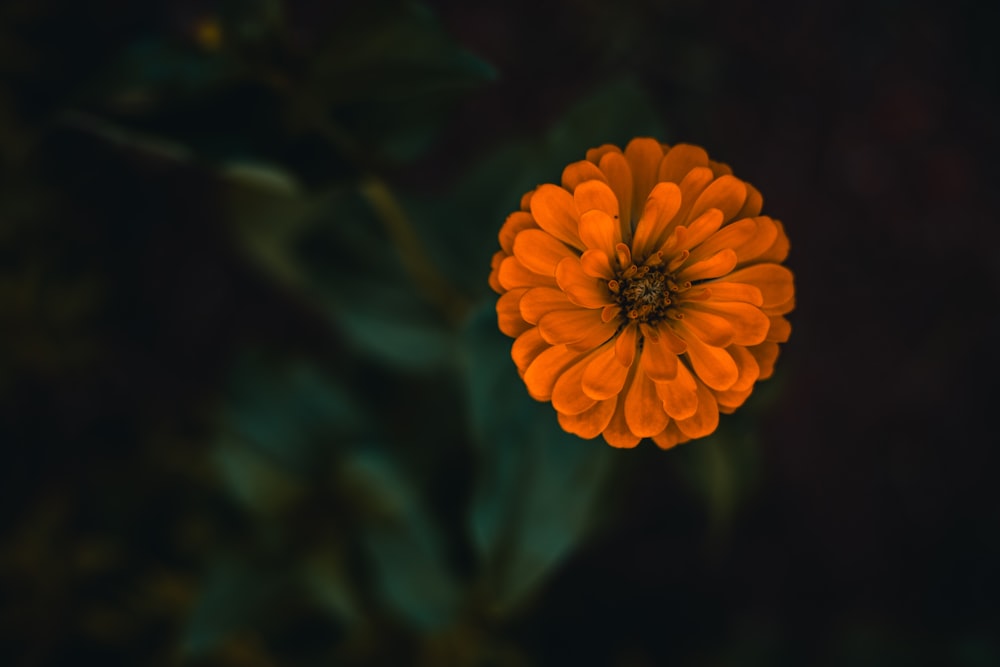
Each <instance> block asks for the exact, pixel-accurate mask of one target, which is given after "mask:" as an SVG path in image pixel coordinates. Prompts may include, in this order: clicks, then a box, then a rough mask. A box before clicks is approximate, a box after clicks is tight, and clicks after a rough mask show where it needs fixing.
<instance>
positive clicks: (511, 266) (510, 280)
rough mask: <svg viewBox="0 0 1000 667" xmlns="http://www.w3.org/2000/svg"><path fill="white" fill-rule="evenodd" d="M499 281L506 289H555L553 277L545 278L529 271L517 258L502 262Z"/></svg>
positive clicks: (498, 275) (498, 272) (498, 274)
mask: <svg viewBox="0 0 1000 667" xmlns="http://www.w3.org/2000/svg"><path fill="white" fill-rule="evenodd" d="M497 280H498V281H499V282H500V284H501V285H502V286H503V287H504V288H505V289H509V290H511V289H517V288H518V287H555V286H556V281H555V280H553V279H552V276H543V275H542V274H540V273H535V272H534V271H532V270H530V269H528V268H527V267H526V266H525V265H524V264H522V263H521V260H519V259H518V258H517V257H507V258H506V259H504V260H503V261H502V262H500V269H499V270H498V271H497Z"/></svg>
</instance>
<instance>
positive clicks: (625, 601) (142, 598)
mask: <svg viewBox="0 0 1000 667" xmlns="http://www.w3.org/2000/svg"><path fill="white" fill-rule="evenodd" d="M997 7H998V5H995V4H989V3H976V2H971V1H968V2H966V1H963V0H956V1H954V2H949V3H921V2H902V1H899V0H874V1H871V2H865V3H860V2H853V1H852V2H846V3H821V2H812V1H804V2H803V1H800V0H795V1H793V0H771V1H769V2H757V3H753V2H748V1H745V0H724V1H722V2H711V3H710V2H705V1H702V0H673V1H667V0H629V1H627V2H621V3H615V4H614V5H612V4H609V3H604V2H598V1H596V0H582V1H581V0H575V1H573V2H570V1H569V0H560V1H553V2H537V1H527V0H507V1H505V2H485V3H465V2H458V1H450V0H447V1H444V0H442V1H435V2H430V1H428V2H425V3H418V2H382V1H370V2H364V3H360V2H359V3H347V2H319V1H309V0H241V1H239V2H237V1H235V0H233V1H231V2H229V1H224V0H219V1H217V2H212V1H207V0H206V1H201V2H199V1H196V0H174V1H172V2H143V3H138V2H126V1H125V0H94V1H92V2H88V3H82V2H71V1H70V0H6V1H5V2H3V3H0V443H2V452H3V458H2V462H0V495H2V502H3V505H2V506H3V511H2V514H0V586H2V589H0V590H2V596H0V663H2V664H4V665H13V666H16V667H32V666H36V665H37V666H41V665H88V664H100V665H178V664H183V665H220V666H233V667H242V666H245V667H264V666H269V665H279V666H286V665H287V666H292V667H296V666H300V665H302V666H311V665H473V666H506V665H563V664H595V665H616V666H622V667H642V666H647V665H681V666H698V667H710V666H711V667H715V666H720V667H721V666H729V665H739V666H741V667H746V666H754V665H760V666H774V665H789V666H800V665H821V666H826V665H830V666H833V665H872V666H881V665H945V664H947V665H957V666H960V667H986V666H990V665H1000V638H998V634H997V632H996V630H997V628H1000V605H998V602H997V598H998V595H1000V575H998V570H997V567H996V564H997V562H998V560H1000V530H998V518H1000V516H998V515H1000V491H998V487H997V482H996V479H997V470H998V464H1000V454H998V450H997V447H996V446H995V436H990V435H989V434H990V433H991V432H994V431H995V426H994V423H995V420H993V419H992V415H993V414H994V413H995V411H996V406H995V404H994V401H995V399H996V393H995V384H996V378H997V371H998V367H1000V364H998V363H997V361H998V359H997V357H998V348H997V343H996V332H997V331H998V324H1000V322H998V319H1000V317H998V312H1000V308H998V306H1000V299H998V296H1000V295H998V291H1000V261H998V259H997V257H998V255H997V252H998V251H997V248H998V246H1000V223H998V219H997V207H996V205H995V204H994V202H993V198H994V197H995V196H996V195H995V189H996V179H997V176H998V174H997V169H996V168H995V166H994V165H995V159H996V154H997V148H998V133H1000V129H998V128H1000V125H998V123H997V120H996V119H997V118H998V115H1000V106H998V93H1000V72H998V57H1000V54H998V52H997V49H998V47H997V42H996V40H995V39H994V37H995V27H996V25H997V24H998V21H1000V11H998V9H997ZM646 135H651V136H656V137H658V138H660V139H661V140H663V141H667V142H669V143H675V142H691V143H697V144H699V145H702V146H705V147H706V148H707V150H708V151H709V153H710V154H711V156H712V157H713V158H714V159H717V160H721V161H724V162H727V163H728V164H730V165H731V166H732V167H733V169H734V170H735V173H736V175H737V176H739V177H741V178H743V179H746V180H748V181H750V182H751V183H753V184H754V185H755V186H757V187H758V188H759V189H760V190H761V192H762V193H763V194H764V200H765V205H764V213H766V214H769V215H771V216H774V217H777V218H780V219H781V220H782V221H783V222H784V223H785V226H786V229H787V231H788V235H789V237H790V239H791V242H792V253H791V256H790V258H789V262H788V263H789V265H790V266H791V268H792V269H793V270H794V271H795V273H796V279H797V291H798V304H799V305H798V308H797V310H796V311H795V312H793V313H792V315H791V320H792V325H793V334H792V338H791V341H790V342H789V343H788V344H787V345H786V346H785V347H784V348H783V352H782V356H781V358H780V359H779V361H778V366H777V373H776V376H775V377H774V378H773V379H772V380H770V381H768V382H766V383H762V384H760V385H758V388H757V390H756V391H755V393H754V395H753V396H752V397H751V398H750V400H749V401H748V403H747V405H746V406H745V407H744V408H743V409H741V410H740V411H739V412H737V413H736V414H735V415H732V416H729V417H724V418H723V422H722V426H721V427H720V430H719V432H718V433H717V434H716V435H714V436H713V437H711V438H709V439H707V440H704V441H699V442H695V443H691V444H686V445H682V446H680V447H678V448H676V449H674V450H671V451H667V452H663V451H660V450H658V449H657V448H656V447H655V446H653V445H652V444H651V443H648V442H647V443H643V444H642V445H640V447H638V448H637V449H636V450H633V451H615V450H612V449H611V448H609V447H606V446H605V445H604V444H603V442H602V441H601V440H597V441H592V442H586V441H581V440H578V439H576V438H574V437H572V436H568V435H566V434H564V433H562V432H561V431H560V430H559V428H558V426H557V424H556V420H555V413H554V412H553V411H552V409H551V407H550V406H548V405H543V404H536V403H535V402H533V401H532V400H531V399H530V398H528V396H527V394H526V392H525V390H524V387H523V384H522V383H521V381H520V380H519V379H518V378H517V374H516V371H515V369H514V367H513V364H512V362H511V361H510V358H509V347H510V341H509V339H506V338H505V337H504V336H503V335H502V334H500V333H499V332H498V331H497V330H496V325H495V314H494V312H493V305H494V303H495V295H493V294H492V293H491V292H490V291H489V288H488V286H487V281H486V278H487V274H488V269H489V261H490V257H491V254H492V253H493V251H494V250H495V249H496V246H497V241H496V232H497V230H498V229H499V226H500V224H501V223H502V221H503V219H504V217H505V216H506V214H507V213H508V212H510V211H512V210H514V209H516V208H517V206H518V202H519V198H520V196H521V194H522V193H523V192H525V191H526V190H528V189H530V188H532V187H534V186H536V185H537V184H539V183H543V182H558V179H559V176H560V172H561V169H562V167H563V166H564V165H565V164H567V163H568V162H571V161H574V160H577V159H581V158H582V156H583V154H584V152H585V151H586V149H587V148H589V147H592V146H596V145H599V144H602V143H606V142H612V143H618V144H619V145H624V143H625V142H627V141H628V140H629V139H630V138H632V137H634V136H646ZM991 442H994V444H993V445H991V444H990V443H991Z"/></svg>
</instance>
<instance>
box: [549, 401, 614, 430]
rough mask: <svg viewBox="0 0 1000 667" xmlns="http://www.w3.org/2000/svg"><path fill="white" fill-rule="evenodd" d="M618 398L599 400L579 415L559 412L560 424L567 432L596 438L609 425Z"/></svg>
mask: <svg viewBox="0 0 1000 667" xmlns="http://www.w3.org/2000/svg"><path fill="white" fill-rule="evenodd" d="M617 405H618V398H617V397H615V398H609V399H606V400H603V401H597V402H596V403H594V405H593V406H592V407H590V408H589V409H588V410H585V411H583V412H581V413H580V414H578V415H567V414H563V413H562V412H560V413H558V414H559V425H560V426H561V427H562V428H563V430H564V431H566V432H567V433H572V434H573V435H577V436H579V437H581V438H584V439H586V440H591V439H593V438H596V437H597V436H599V435H600V434H601V431H603V430H604V429H606V428H607V427H608V423H609V422H610V421H611V417H612V416H614V414H615V407H616V406H617Z"/></svg>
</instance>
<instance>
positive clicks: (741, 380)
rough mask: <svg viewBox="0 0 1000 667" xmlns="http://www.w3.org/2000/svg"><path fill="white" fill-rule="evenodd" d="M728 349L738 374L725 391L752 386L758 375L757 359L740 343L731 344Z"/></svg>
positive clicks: (745, 388)
mask: <svg viewBox="0 0 1000 667" xmlns="http://www.w3.org/2000/svg"><path fill="white" fill-rule="evenodd" d="M728 350H729V354H730V355H732V357H733V361H735V362H736V366H737V367H738V368H739V369H740V376H739V377H738V378H737V379H736V382H735V383H734V384H733V386H732V387H730V388H729V389H728V390H727V391H730V392H743V391H746V390H747V389H750V388H751V387H753V383H754V382H756V381H757V378H759V377H760V366H759V365H758V364H757V360H756V359H755V358H754V356H753V354H751V353H750V351H749V350H748V349H746V348H745V347H743V346H742V345H732V346H730V347H729V348H728ZM723 393H725V392H723Z"/></svg>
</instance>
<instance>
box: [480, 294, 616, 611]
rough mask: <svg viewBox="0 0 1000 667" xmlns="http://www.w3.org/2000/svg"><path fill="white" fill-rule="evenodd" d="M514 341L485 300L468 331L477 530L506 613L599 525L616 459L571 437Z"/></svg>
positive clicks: (606, 450)
mask: <svg viewBox="0 0 1000 667" xmlns="http://www.w3.org/2000/svg"><path fill="white" fill-rule="evenodd" d="M510 345H511V340H510V339H509V338H507V337H505V336H503V335H502V334H501V333H500V332H499V331H498V330H497V327H496V315H495V312H494V309H493V307H492V304H484V305H483V307H482V308H480V309H478V310H477V311H476V313H475V314H474V316H473V317H472V318H471V319H470V321H469V323H468V327H467V328H466V330H465V346H464V349H465V380H466V383H467V389H468V397H469V415H470V419H471V422H472V423H471V427H472V431H473V433H474V435H475V439H476V442H477V444H478V445H479V455H480V461H479V471H478V477H477V482H476V492H475V495H474V498H473V501H472V506H471V510H470V514H469V523H470V525H469V528H470V531H471V534H472V538H473V542H474V544H475V547H476V549H477V551H478V552H479V554H480V557H481V558H482V560H483V562H484V564H485V566H486V569H487V571H488V573H489V575H488V576H489V578H490V585H491V589H492V593H493V602H494V604H495V606H496V609H497V610H499V611H507V610H509V609H511V608H512V607H514V606H515V605H516V604H518V603H519V602H521V601H522V600H523V599H524V598H525V597H526V596H528V595H529V594H530V593H531V592H532V591H533V590H535V589H536V588H537V587H538V586H539V585H540V584H541V583H542V582H543V581H544V580H545V577H546V576H547V575H548V574H550V573H551V572H552V571H553V569H554V568H556V567H557V566H558V565H559V563H560V562H562V560H563V559H565V558H566V557H567V556H568V555H569V554H570V553H572V551H573V549H574V548H575V547H576V546H577V545H578V544H579V542H580V540H581V539H583V538H584V537H585V536H586V534H587V533H588V531H589V530H591V528H592V527H593V526H594V523H595V518H596V516H597V507H598V501H599V498H600V492H601V489H602V486H603V482H604V480H605V478H606V474H607V471H608V469H609V465H610V464H611V462H612V460H613V457H614V455H615V451H614V450H611V449H610V448H609V447H607V446H606V445H604V444H603V443H601V442H586V441H584V440H581V439H580V438H577V437H576V436H573V435H570V434H568V433H566V432H565V431H563V430H562V429H561V428H560V427H559V425H558V422H557V420H556V414H555V412H554V411H553V409H552V407H551V405H548V404H542V403H538V402H535V401H533V400H532V399H531V398H530V397H529V396H528V393H527V390H526V389H525V387H524V383H523V382H522V381H521V380H520V378H519V377H518V375H517V371H516V369H515V367H514V365H513V363H512V362H511V360H510Z"/></svg>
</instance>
